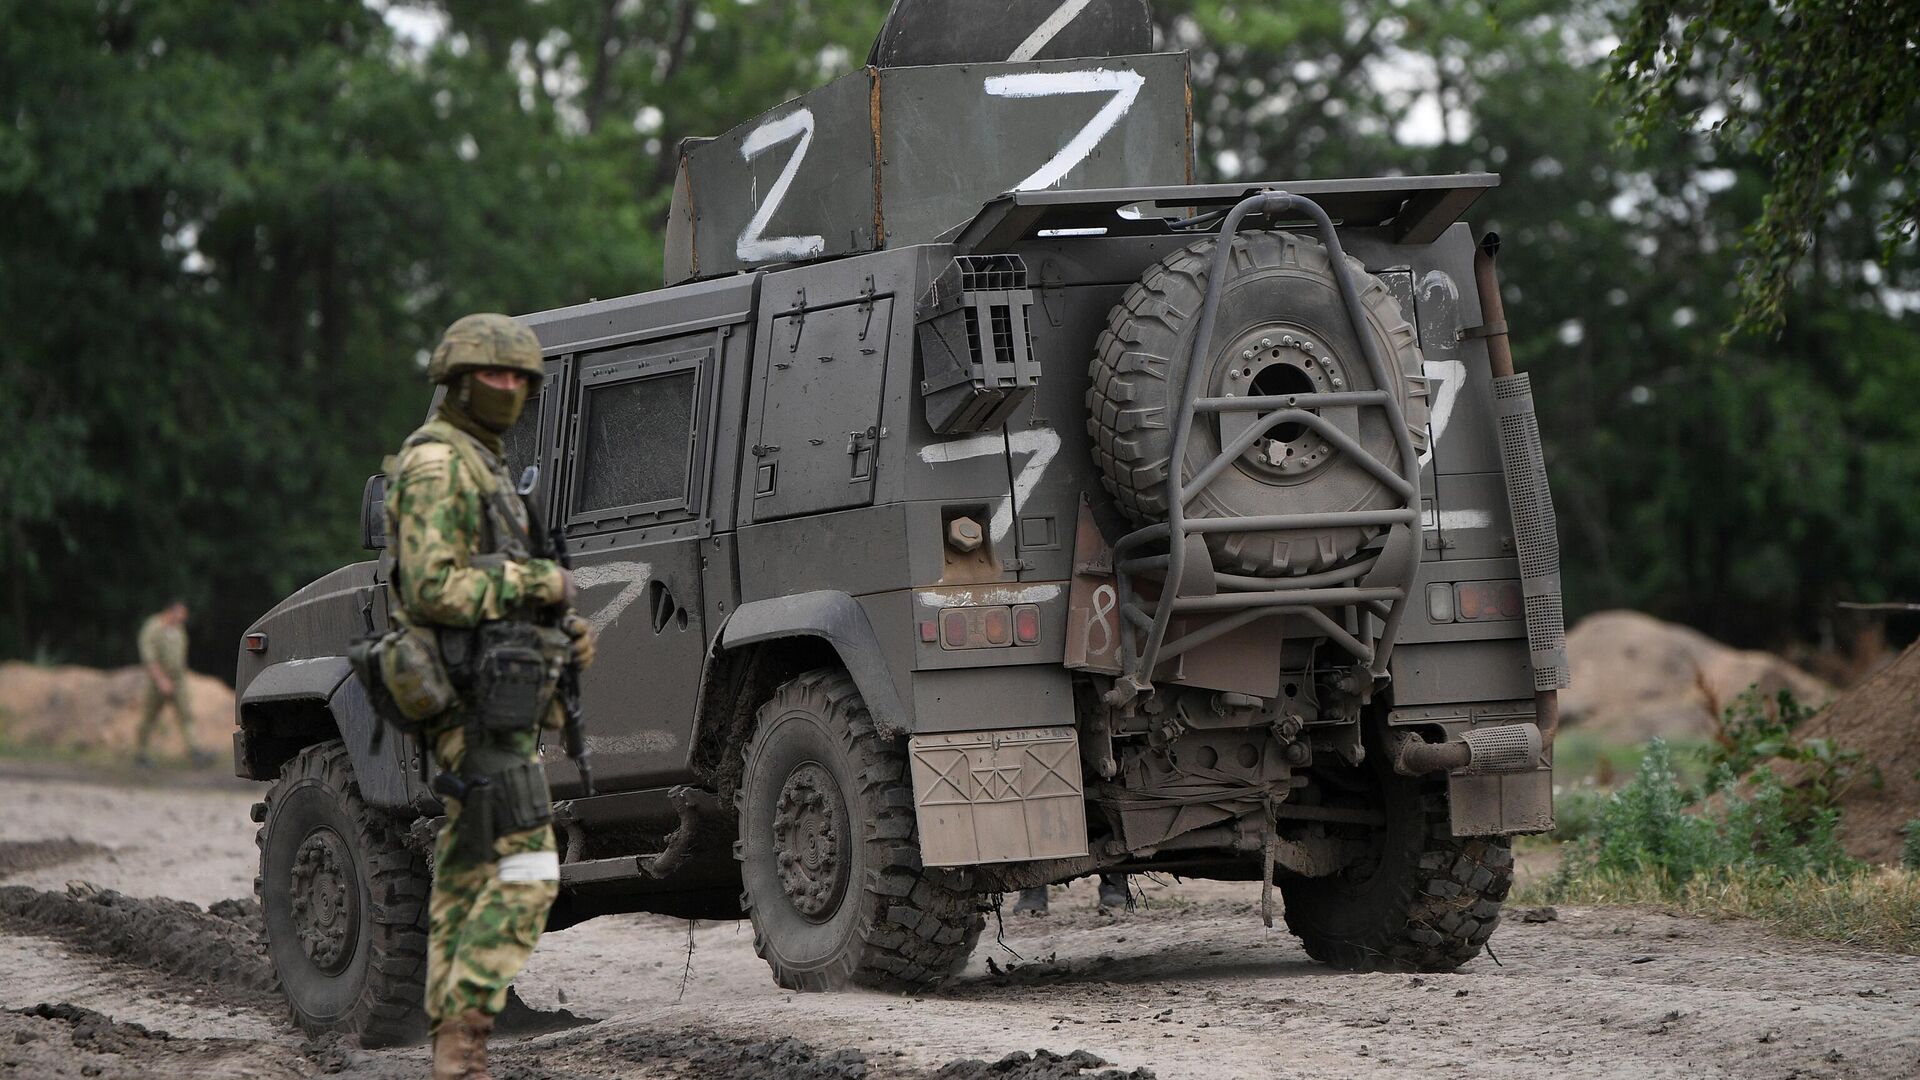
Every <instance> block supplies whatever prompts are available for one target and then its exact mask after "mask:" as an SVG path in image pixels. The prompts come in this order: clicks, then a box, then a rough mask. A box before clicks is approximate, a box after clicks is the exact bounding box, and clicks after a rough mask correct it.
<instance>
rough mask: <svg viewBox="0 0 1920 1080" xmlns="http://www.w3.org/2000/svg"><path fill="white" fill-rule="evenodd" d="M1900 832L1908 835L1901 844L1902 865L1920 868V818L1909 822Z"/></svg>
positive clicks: (1911, 868) (1914, 868) (1910, 868)
mask: <svg viewBox="0 0 1920 1080" xmlns="http://www.w3.org/2000/svg"><path fill="white" fill-rule="evenodd" d="M1900 832H1901V834H1902V835H1903V836H1905V837H1906V840H1905V841H1904V842H1902V843H1901V845H1900V865H1901V866H1904V867H1906V868H1907V869H1909V870H1920V818H1914V819H1913V820H1912V821H1909V822H1907V824H1906V827H1905V828H1903V829H1901V830H1900Z"/></svg>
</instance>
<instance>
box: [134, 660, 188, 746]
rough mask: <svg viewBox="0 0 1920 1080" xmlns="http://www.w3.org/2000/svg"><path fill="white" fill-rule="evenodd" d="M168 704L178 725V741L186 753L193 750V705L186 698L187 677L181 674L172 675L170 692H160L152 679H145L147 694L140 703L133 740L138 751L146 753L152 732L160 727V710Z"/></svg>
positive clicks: (151, 740)
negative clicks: (185, 749)
mask: <svg viewBox="0 0 1920 1080" xmlns="http://www.w3.org/2000/svg"><path fill="white" fill-rule="evenodd" d="M169 705H171V706H173V719H174V721H175V722H176V723H178V724H179V725H180V741H181V742H183V743H185V744H186V747H187V752H188V753H192V752H193V750H194V745H193V705H192V704H191V703H190V702H189V700H188V698H187V677H186V676H185V675H184V674H182V675H176V676H174V678H173V693H171V694H162V693H161V692H160V688H159V687H158V686H155V685H154V684H153V680H151V679H149V680H147V696H146V698H145V699H143V700H142V701H141V703H140V728H139V731H138V734H137V735H136V742H135V746H136V748H137V749H138V750H139V752H140V753H142V754H144V753H146V752H147V747H148V746H149V745H151V744H152V742H153V733H154V732H155V731H156V730H157V729H158V728H159V727H160V710H161V709H163V708H165V707H167V706H169Z"/></svg>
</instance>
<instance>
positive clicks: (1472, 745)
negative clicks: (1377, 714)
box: [1393, 724, 1541, 776]
mask: <svg viewBox="0 0 1920 1080" xmlns="http://www.w3.org/2000/svg"><path fill="white" fill-rule="evenodd" d="M1540 747H1541V731H1540V728H1539V726H1538V725H1536V724H1505V725H1502V726H1500V727H1483V728H1475V729H1473V730H1472V731H1469V732H1467V733H1466V734H1465V735H1464V736H1462V737H1461V739H1460V741H1458V742H1444V743H1430V742H1428V741H1427V740H1425V739H1423V738H1421V737H1420V736H1419V735H1418V734H1416V733H1414V732H1411V731H1399V732H1396V733H1395V734H1394V745H1393V771H1395V772H1397V773H1399V774H1400V775H1402V776H1424V775H1425V774H1427V773H1436V772H1448V773H1451V772H1457V773H1460V774H1461V775H1462V776H1483V775H1486V774H1488V773H1515V772H1532V771H1533V770H1534V769H1535V768H1536V767H1537V766H1538V764H1539V762H1540Z"/></svg>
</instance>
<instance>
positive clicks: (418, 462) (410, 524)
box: [387, 420, 565, 627]
mask: <svg viewBox="0 0 1920 1080" xmlns="http://www.w3.org/2000/svg"><path fill="white" fill-rule="evenodd" d="M455 439H459V440H465V442H466V444H467V448H468V450H469V451H470V452H468V453H463V452H462V451H461V450H460V449H457V448H456V447H455V446H454V445H453V440H455ZM474 462H480V463H484V464H485V465H487V466H489V467H490V471H491V475H478V474H476V471H475V466H474V464H473V463H474ZM388 476H389V477H390V478H391V480H390V482H391V484H392V490H391V491H389V492H388V494H387V522H388V530H389V535H390V536H392V537H393V538H394V551H395V553H396V554H395V558H396V566H395V580H396V581H397V583H398V584H399V593H400V604H401V607H402V608H403V610H404V613H405V615H406V616H407V618H408V619H410V620H412V621H414V622H416V623H432V624H435V625H439V626H457V627H469V626H477V625H479V624H480V623H483V622H487V621H489V620H493V619H504V618H513V617H526V616H529V615H531V614H532V613H533V610H534V609H535V608H538V607H540V606H542V605H547V604H557V603H559V602H560V601H561V599H562V591H563V589H564V588H565V586H564V582H563V579H562V577H561V571H560V566H559V564H558V563H555V562H553V561H552V560H550V559H532V558H514V557H511V556H512V555H521V554H523V553H522V552H511V553H507V552H504V551H503V550H502V549H501V548H500V547H499V546H498V545H499V544H500V541H501V540H502V539H504V538H501V537H497V536H494V535H493V534H494V533H495V532H496V531H497V530H496V529H494V528H493V527H492V526H491V525H490V523H489V521H488V516H489V512H488V503H489V500H491V499H492V498H493V496H494V494H495V493H496V492H507V493H511V492H512V490H513V487H512V482H511V481H510V480H509V479H508V478H507V473H506V465H505V463H504V462H502V461H501V460H500V459H499V458H498V457H497V456H495V455H494V454H492V453H490V452H488V451H487V450H486V448H485V447H483V446H481V445H480V444H479V443H478V442H477V441H475V440H474V439H473V438H472V437H471V436H469V435H467V434H465V433H464V432H461V431H460V430H459V429H457V428H455V427H453V426H452V425H450V424H447V423H445V422H443V421H437V420H436V421H432V422H429V423H428V424H427V425H426V426H424V427H422V428H421V429H420V430H419V431H417V432H415V433H414V437H411V438H409V439H408V440H407V445H406V448H405V449H403V450H402V451H401V452H400V456H399V458H398V460H397V461H396V462H395V463H394V467H393V468H391V469H389V470H388ZM503 502H511V503H513V504H514V505H515V506H516V507H517V505H518V503H519V500H518V498H517V497H513V498H511V499H502V500H498V501H497V503H496V505H498V503H503ZM522 512H523V511H522ZM502 554H508V555H509V557H506V558H502V557H501V556H502Z"/></svg>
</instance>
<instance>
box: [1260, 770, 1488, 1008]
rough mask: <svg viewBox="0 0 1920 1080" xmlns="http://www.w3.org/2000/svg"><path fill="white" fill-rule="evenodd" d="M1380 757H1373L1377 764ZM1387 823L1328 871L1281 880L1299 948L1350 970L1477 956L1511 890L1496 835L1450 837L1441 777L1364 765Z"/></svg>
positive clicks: (1437, 964)
mask: <svg viewBox="0 0 1920 1080" xmlns="http://www.w3.org/2000/svg"><path fill="white" fill-rule="evenodd" d="M1385 756H1386V755H1384V754H1375V755H1372V757H1373V759H1374V760H1375V761H1383V759H1384V758H1385ZM1370 771H1371V774H1372V776H1373V778H1374V781H1375V784H1376V789H1377V792H1378V794H1379V796H1380V799H1379V801H1377V802H1374V805H1376V806H1381V807H1383V808H1384V809H1385V810H1386V815H1387V821H1386V824H1384V825H1383V826H1381V827H1380V828H1378V829H1376V830H1374V832H1373V835H1372V836H1371V837H1369V844H1368V854H1367V856H1366V857H1364V858H1363V859H1361V860H1359V861H1358V862H1357V863H1356V864H1355V865H1352V866H1349V867H1348V868H1347V869H1346V870H1344V871H1342V872H1341V873H1339V874H1335V875H1333V876H1331V877H1324V878H1286V879H1282V880H1281V882H1280V891H1281V897H1282V899H1283V900H1284V901H1285V904H1286V917H1287V929H1289V930H1291V931H1293V933H1294V934H1295V935H1297V936H1298V937H1299V938H1300V943H1301V945H1302V946H1304V947H1305V948H1306V950H1307V955H1308V956H1311V957H1313V958H1314V959H1315V960H1318V961H1320V962H1321V963H1325V964H1331V965H1333V966H1334V967H1338V968H1345V969H1347V970H1350V971H1452V970H1453V969H1454V968H1457V967H1459V966H1460V965H1461V964H1464V963H1466V962H1467V961H1468V960H1471V959H1473V958H1474V957H1475V956H1476V955H1478V954H1479V952H1480V950H1481V949H1483V948H1485V947H1486V944H1487V940H1488V939H1489V938H1491V937H1492V936H1493V931H1494V929H1495V928H1496V927H1497V926H1499V924H1500V905H1501V904H1502V903H1503V902H1504V901H1505V900H1506V898H1507V892H1508V890H1510V889H1511V888H1512V887H1513V850H1512V847H1511V842H1510V841H1509V840H1508V838H1506V837H1504V836H1474V837H1456V836H1454V835H1453V831H1452V828H1451V826H1450V824H1449V820H1448V813H1447V788H1446V781H1445V780H1444V779H1440V780H1431V779H1425V778H1418V777H1407V776H1401V775H1399V774H1397V773H1395V772H1393V771H1392V769H1391V768H1389V767H1386V766H1385V765H1384V764H1381V765H1379V766H1376V767H1374V768H1372V769H1371V770H1370Z"/></svg>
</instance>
